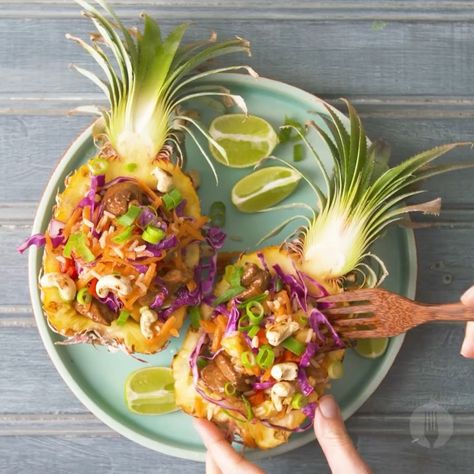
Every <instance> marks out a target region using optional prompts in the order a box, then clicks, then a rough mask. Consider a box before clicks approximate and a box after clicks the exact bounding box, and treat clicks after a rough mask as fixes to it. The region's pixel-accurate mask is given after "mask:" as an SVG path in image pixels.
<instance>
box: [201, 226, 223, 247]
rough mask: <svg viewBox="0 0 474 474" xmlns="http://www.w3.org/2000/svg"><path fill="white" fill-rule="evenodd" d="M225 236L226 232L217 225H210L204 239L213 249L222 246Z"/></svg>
mask: <svg viewBox="0 0 474 474" xmlns="http://www.w3.org/2000/svg"><path fill="white" fill-rule="evenodd" d="M226 237H227V235H226V233H225V232H224V231H223V230H222V229H220V228H219V227H210V228H209V230H208V231H207V235H206V241H207V243H208V244H209V246H210V247H211V248H212V249H213V250H219V249H221V248H222V247H223V245H224V241H225V239H226Z"/></svg>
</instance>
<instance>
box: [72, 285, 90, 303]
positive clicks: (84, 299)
mask: <svg viewBox="0 0 474 474" xmlns="http://www.w3.org/2000/svg"><path fill="white" fill-rule="evenodd" d="M76 300H77V302H78V303H79V304H83V305H86V304H89V303H90V302H91V301H92V295H91V294H90V293H89V289H88V288H87V287H84V288H81V289H80V290H79V291H78V292H77V295H76Z"/></svg>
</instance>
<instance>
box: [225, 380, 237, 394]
mask: <svg viewBox="0 0 474 474" xmlns="http://www.w3.org/2000/svg"><path fill="white" fill-rule="evenodd" d="M224 393H225V394H226V395H227V396H228V397H232V395H235V386H234V385H232V384H231V383H230V382H226V383H225V385H224Z"/></svg>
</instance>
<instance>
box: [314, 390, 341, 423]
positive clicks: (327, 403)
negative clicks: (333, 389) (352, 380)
mask: <svg viewBox="0 0 474 474" xmlns="http://www.w3.org/2000/svg"><path fill="white" fill-rule="evenodd" d="M318 409H319V411H320V412H321V414H322V415H323V416H324V418H339V417H340V416H341V412H340V411H339V406H338V405H337V403H336V400H334V397H333V396H332V395H325V396H324V397H322V398H321V399H320V400H319V405H318Z"/></svg>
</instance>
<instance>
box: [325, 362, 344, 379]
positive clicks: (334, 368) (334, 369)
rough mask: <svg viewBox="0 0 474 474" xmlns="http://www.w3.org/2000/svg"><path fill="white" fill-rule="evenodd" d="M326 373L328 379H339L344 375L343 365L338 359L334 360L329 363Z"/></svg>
mask: <svg viewBox="0 0 474 474" xmlns="http://www.w3.org/2000/svg"><path fill="white" fill-rule="evenodd" d="M328 375H329V378H330V379H340V378H341V377H342V376H343V375H344V366H343V365H342V362H341V361H340V360H335V361H333V362H331V363H330V364H329V366H328Z"/></svg>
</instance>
